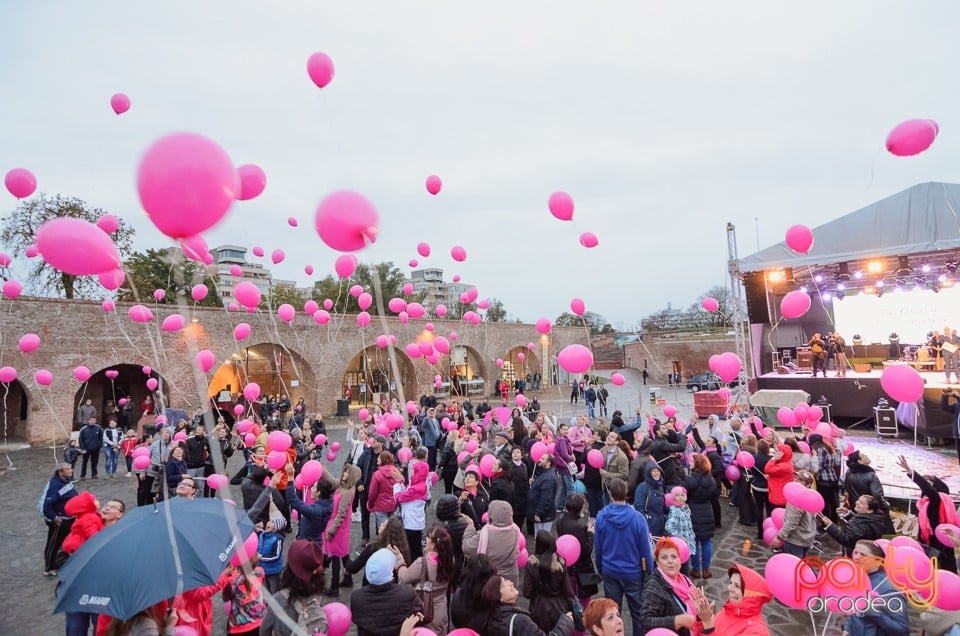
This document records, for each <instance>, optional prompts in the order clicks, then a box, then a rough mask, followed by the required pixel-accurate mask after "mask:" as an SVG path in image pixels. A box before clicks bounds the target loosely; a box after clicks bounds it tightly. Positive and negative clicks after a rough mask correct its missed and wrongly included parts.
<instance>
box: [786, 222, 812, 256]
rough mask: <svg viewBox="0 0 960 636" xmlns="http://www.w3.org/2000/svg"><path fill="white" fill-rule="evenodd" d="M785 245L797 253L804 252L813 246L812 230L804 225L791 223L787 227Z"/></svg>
mask: <svg viewBox="0 0 960 636" xmlns="http://www.w3.org/2000/svg"><path fill="white" fill-rule="evenodd" d="M786 241H787V247H789V248H790V249H792V250H793V251H794V252H796V253H797V254H806V253H807V252H809V251H810V248H811V247H813V232H811V231H810V228H808V227H807V226H806V225H791V226H790V227H789V228H787V236H786Z"/></svg>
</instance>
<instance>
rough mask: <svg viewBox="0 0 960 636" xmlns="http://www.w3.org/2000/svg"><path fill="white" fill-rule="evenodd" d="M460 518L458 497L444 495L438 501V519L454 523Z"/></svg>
mask: <svg viewBox="0 0 960 636" xmlns="http://www.w3.org/2000/svg"><path fill="white" fill-rule="evenodd" d="M459 516H460V500H458V499H457V496H456V495H443V496H442V497H440V499H438V500H437V519H439V520H440V521H453V520H454V519H456V518H457V517H459Z"/></svg>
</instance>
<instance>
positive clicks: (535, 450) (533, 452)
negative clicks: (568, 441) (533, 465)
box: [530, 442, 547, 462]
mask: <svg viewBox="0 0 960 636" xmlns="http://www.w3.org/2000/svg"><path fill="white" fill-rule="evenodd" d="M545 452H547V445H546V444H544V443H543V442H534V443H533V445H532V446H531V447H530V459H532V460H533V461H535V462H538V461H540V458H541V457H543V454H544V453H545Z"/></svg>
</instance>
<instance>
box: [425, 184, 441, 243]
mask: <svg viewBox="0 0 960 636" xmlns="http://www.w3.org/2000/svg"><path fill="white" fill-rule="evenodd" d="M441 187H443V182H442V181H441V180H440V177H438V176H437V175H435V174H432V175H430V176H429V177H427V192H429V193H430V194H433V195H436V194H437V193H438V192H440V188H441ZM421 256H430V254H429V251H428V253H427V254H422V255H421Z"/></svg>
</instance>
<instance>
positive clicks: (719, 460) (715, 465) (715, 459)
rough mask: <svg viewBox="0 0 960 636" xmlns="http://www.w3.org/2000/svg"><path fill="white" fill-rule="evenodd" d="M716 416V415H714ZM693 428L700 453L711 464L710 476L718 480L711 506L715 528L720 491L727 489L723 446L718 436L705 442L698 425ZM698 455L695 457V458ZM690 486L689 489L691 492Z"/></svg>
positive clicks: (718, 522)
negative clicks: (722, 454)
mask: <svg viewBox="0 0 960 636" xmlns="http://www.w3.org/2000/svg"><path fill="white" fill-rule="evenodd" d="M713 417H716V416H713ZM688 428H690V429H692V430H693V439H694V441H695V442H696V444H697V446H698V447H699V448H700V453H701V455H702V456H704V457H706V459H707V461H708V462H709V464H710V476H711V477H712V478H713V481H714V482H716V484H717V487H716V488H715V489H714V491H713V496H712V497H711V499H710V507H711V509H712V510H713V525H714V527H715V528H719V527H720V521H721V519H720V491H721V490H726V488H725V486H724V483H725V482H726V475H724V472H723V466H724V462H723V457H721V455H720V452H721V447H720V442H719V441H718V439H719V438H718V437H716V436H711V437H710V438H709V439H708V440H707V443H704V441H703V439H702V438H701V437H700V431H699V430H698V429H697V427H696V426H694V425H693V424H690V425H689V427H688ZM716 430H717V432H718V434H720V431H719V425H716ZM695 459H696V456H695V457H694V460H695ZM689 490H690V489H689V488H688V489H687V491H688V494H689Z"/></svg>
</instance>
